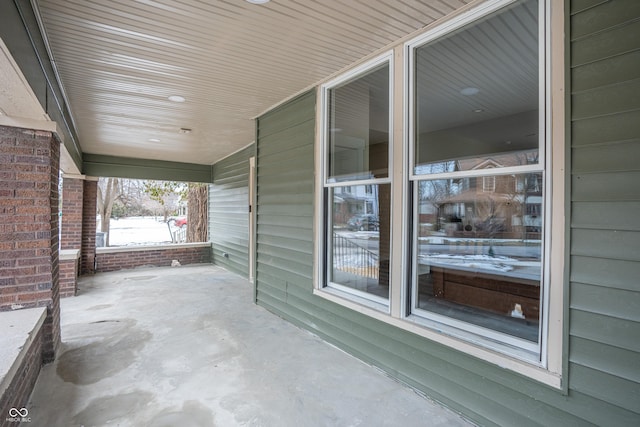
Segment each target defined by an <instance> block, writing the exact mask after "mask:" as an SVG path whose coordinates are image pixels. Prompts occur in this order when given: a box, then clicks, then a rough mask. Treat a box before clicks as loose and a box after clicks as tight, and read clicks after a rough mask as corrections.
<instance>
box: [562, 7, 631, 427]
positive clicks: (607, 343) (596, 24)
mask: <svg viewBox="0 0 640 427" xmlns="http://www.w3.org/2000/svg"><path fill="white" fill-rule="evenodd" d="M571 6H572V7H571V110H572V114H571V134H572V141H571V164H572V171H571V172H572V173H571V193H572V197H571V245H570V251H571V252H570V255H571V274H570V295H571V297H570V307H571V309H570V329H569V332H570V340H569V363H570V366H569V372H570V375H571V376H570V377H569V387H570V391H571V396H577V397H580V398H581V399H584V400H585V401H592V402H593V403H592V404H593V405H603V407H604V408H610V411H611V413H612V414H619V415H622V414H627V417H628V418H627V421H628V424H627V425H640V416H639V415H638V413H639V412H640V221H639V218H640V1H637V0H611V1H602V0H600V1H593V0H591V1H587V0H581V1H579V0H574V1H573V2H572V5H571ZM600 401H602V402H606V404H604V403H600ZM632 413H634V415H632ZM623 420H624V418H622V417H620V418H616V417H612V418H611V419H610V420H607V421H606V422H603V425H614V424H615V421H618V423H619V424H621V422H622V421H623ZM632 420H633V422H632Z"/></svg>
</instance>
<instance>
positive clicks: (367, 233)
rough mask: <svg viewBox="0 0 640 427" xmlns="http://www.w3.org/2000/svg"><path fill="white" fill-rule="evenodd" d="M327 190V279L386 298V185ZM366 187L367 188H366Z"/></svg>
mask: <svg viewBox="0 0 640 427" xmlns="http://www.w3.org/2000/svg"><path fill="white" fill-rule="evenodd" d="M350 189H351V191H350V192H347V191H346V190H347V187H333V188H330V189H329V197H330V200H332V201H333V202H332V203H331V204H330V206H332V208H331V212H330V215H331V223H332V227H331V230H330V232H329V236H328V241H329V242H328V245H329V246H330V250H329V254H331V255H330V259H329V262H328V264H329V265H328V274H329V277H328V278H329V282H331V283H332V284H333V285H341V286H345V287H347V288H350V289H352V290H355V291H358V292H362V293H364V294H368V295H369V296H374V297H380V298H384V299H388V298H389V252H390V250H389V249H390V239H389V237H390V221H389V218H390V216H389V208H390V203H389V201H390V190H391V186H390V185H389V184H380V185H366V186H365V185H352V186H350ZM368 190H370V191H368Z"/></svg>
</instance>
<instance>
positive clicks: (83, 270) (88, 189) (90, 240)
mask: <svg viewBox="0 0 640 427" xmlns="http://www.w3.org/2000/svg"><path fill="white" fill-rule="evenodd" d="M97 196H98V181H89V180H86V181H84V193H83V199H82V251H81V255H80V257H81V258H80V274H93V273H95V271H94V267H93V265H94V258H95V255H96V225H97V223H96V212H97V205H96V201H97V200H98V199H97Z"/></svg>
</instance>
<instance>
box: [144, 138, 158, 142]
mask: <svg viewBox="0 0 640 427" xmlns="http://www.w3.org/2000/svg"><path fill="white" fill-rule="evenodd" d="M147 141H149V142H160V140H159V139H158V138H149V139H148V140H147Z"/></svg>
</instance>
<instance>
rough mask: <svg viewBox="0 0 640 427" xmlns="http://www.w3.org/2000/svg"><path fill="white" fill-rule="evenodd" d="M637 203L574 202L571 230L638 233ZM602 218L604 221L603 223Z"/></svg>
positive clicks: (639, 205)
mask: <svg viewBox="0 0 640 427" xmlns="http://www.w3.org/2000/svg"><path fill="white" fill-rule="evenodd" d="M639 215H640V201H639V202H606V203H603V202H575V203H574V204H573V209H572V210H571V226H572V227H573V228H597V229H603V230H627V231H640V221H639V218H638V216H639ZM603 218H605V219H606V221H603Z"/></svg>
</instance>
